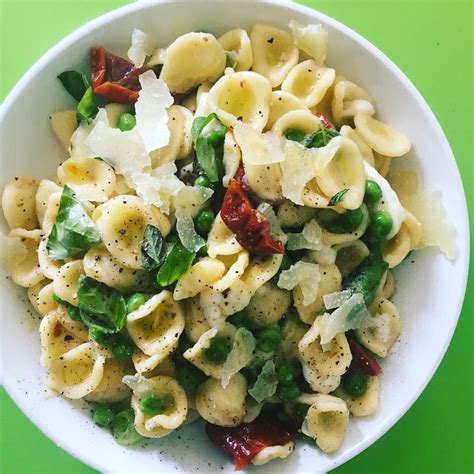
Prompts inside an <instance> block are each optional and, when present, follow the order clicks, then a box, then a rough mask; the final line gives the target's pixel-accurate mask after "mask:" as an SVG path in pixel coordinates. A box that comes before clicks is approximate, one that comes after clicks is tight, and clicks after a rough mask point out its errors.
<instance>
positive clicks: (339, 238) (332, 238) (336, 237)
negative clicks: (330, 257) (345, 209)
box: [322, 204, 369, 245]
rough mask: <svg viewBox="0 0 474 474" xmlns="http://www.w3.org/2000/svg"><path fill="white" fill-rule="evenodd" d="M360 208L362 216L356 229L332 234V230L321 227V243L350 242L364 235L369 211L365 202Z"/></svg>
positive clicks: (336, 243)
mask: <svg viewBox="0 0 474 474" xmlns="http://www.w3.org/2000/svg"><path fill="white" fill-rule="evenodd" d="M360 209H361V211H362V214H363V218H362V222H361V223H360V225H359V227H357V229H355V230H354V231H352V232H347V233H346V234H333V233H332V232H329V231H327V230H325V229H323V237H322V241H323V243H325V244H327V245H338V244H343V243H345V242H352V241H354V240H357V239H360V238H361V237H362V236H363V235H364V232H365V231H366V229H367V226H368V225H369V211H368V210H367V206H366V205H365V204H362V206H360Z"/></svg>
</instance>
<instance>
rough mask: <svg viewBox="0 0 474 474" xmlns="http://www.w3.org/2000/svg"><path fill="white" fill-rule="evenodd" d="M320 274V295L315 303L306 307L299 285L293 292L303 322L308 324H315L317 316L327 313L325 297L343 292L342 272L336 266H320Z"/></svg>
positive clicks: (295, 304) (318, 294) (294, 302)
mask: <svg viewBox="0 0 474 474" xmlns="http://www.w3.org/2000/svg"><path fill="white" fill-rule="evenodd" d="M319 274H320V279H319V286H318V293H317V296H316V299H315V300H314V302H313V303H311V304H309V305H308V306H304V304H303V293H302V291H301V287H300V286H299V285H298V286H296V287H295V289H294V290H293V304H294V306H295V308H296V310H297V311H298V316H299V317H300V319H301V321H303V322H304V323H306V324H313V322H314V320H315V319H316V317H317V316H321V315H322V314H324V313H325V312H326V307H325V306H324V301H323V296H324V295H327V294H328V293H334V292H336V291H341V288H342V276H341V272H340V271H339V269H338V267H337V266H336V265H334V264H329V265H320V266H319Z"/></svg>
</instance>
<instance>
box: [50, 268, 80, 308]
mask: <svg viewBox="0 0 474 474" xmlns="http://www.w3.org/2000/svg"><path fill="white" fill-rule="evenodd" d="M84 274H85V273H84V266H83V264H82V260H73V261H72V262H68V263H65V264H64V265H63V266H62V267H61V268H60V269H59V270H58V272H57V273H56V275H55V277H54V280H53V288H54V292H55V293H56V295H58V296H59V297H60V298H61V299H62V300H63V301H67V302H68V303H70V304H72V305H74V306H77V305H78V304H79V300H78V298H77V289H78V286H79V278H80V277H81V275H84Z"/></svg>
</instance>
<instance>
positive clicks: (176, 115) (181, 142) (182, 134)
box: [150, 105, 193, 168]
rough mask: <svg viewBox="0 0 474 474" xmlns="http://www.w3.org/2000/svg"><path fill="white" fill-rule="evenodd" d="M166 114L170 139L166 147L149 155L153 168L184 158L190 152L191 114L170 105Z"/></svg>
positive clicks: (183, 108) (180, 107)
mask: <svg viewBox="0 0 474 474" xmlns="http://www.w3.org/2000/svg"><path fill="white" fill-rule="evenodd" d="M167 113H168V129H169V131H170V139H169V142H168V144H167V145H166V146H164V147H162V148H158V149H157V150H154V151H152V152H151V153H150V157H151V160H152V161H151V162H152V166H153V168H156V167H158V166H161V165H164V164H166V163H169V162H170V161H175V160H179V159H181V158H186V157H187V156H188V155H189V154H190V153H191V151H192V146H193V141H192V138H191V127H192V125H193V114H192V113H191V112H190V111H189V110H188V109H187V108H186V107H183V106H181V105H172V106H171V107H170V108H169V109H168V110H167Z"/></svg>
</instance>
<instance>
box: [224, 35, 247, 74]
mask: <svg viewBox="0 0 474 474" xmlns="http://www.w3.org/2000/svg"><path fill="white" fill-rule="evenodd" d="M218 41H219V43H220V44H221V46H222V47H223V48H224V50H225V51H226V52H227V53H229V52H233V53H234V54H235V56H233V57H232V62H233V69H234V70H235V71H248V70H249V69H250V68H251V67H252V64H253V52H252V44H251V43H250V38H249V35H248V34H247V32H246V31H245V30H243V29H242V28H236V29H235V30H230V31H228V32H227V33H225V34H223V35H222V36H220V37H219V38H218Z"/></svg>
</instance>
